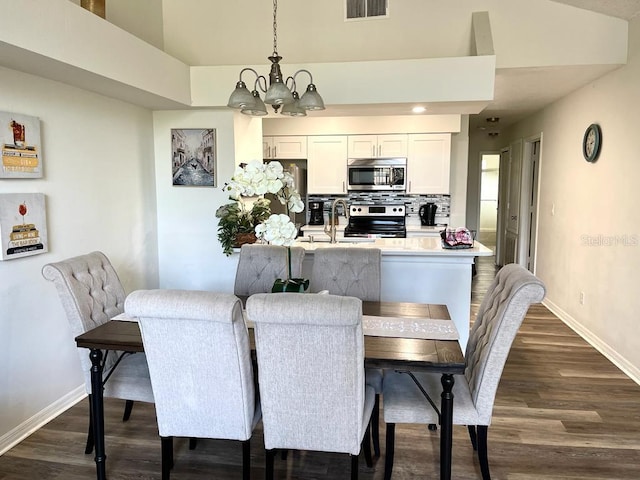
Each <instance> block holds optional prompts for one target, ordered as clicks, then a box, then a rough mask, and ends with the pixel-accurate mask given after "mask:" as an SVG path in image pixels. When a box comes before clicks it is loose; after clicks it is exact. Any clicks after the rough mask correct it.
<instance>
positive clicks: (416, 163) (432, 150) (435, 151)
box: [407, 133, 451, 194]
mask: <svg viewBox="0 0 640 480" xmlns="http://www.w3.org/2000/svg"><path fill="white" fill-rule="evenodd" d="M450 161H451V134H449V133H433V134H431V133H425V134H410V135H409V147H408V155H407V193H435V194H438V193H443V194H446V193H449V171H450Z"/></svg>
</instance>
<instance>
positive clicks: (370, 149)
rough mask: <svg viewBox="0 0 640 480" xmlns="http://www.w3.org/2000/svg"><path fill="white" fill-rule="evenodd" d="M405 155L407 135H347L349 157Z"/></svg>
mask: <svg viewBox="0 0 640 480" xmlns="http://www.w3.org/2000/svg"><path fill="white" fill-rule="evenodd" d="M406 156H407V135H405V134H389V135H349V158H386V157H406Z"/></svg>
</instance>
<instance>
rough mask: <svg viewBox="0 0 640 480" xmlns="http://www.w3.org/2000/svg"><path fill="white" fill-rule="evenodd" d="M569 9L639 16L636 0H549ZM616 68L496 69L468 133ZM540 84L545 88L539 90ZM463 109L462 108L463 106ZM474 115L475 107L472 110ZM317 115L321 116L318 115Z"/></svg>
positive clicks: (386, 110) (403, 107) (366, 111)
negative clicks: (489, 96)
mask: <svg viewBox="0 0 640 480" xmlns="http://www.w3.org/2000/svg"><path fill="white" fill-rule="evenodd" d="M552 1H555V2H557V3H563V4H565V5H570V6H573V7H578V8H582V9H585V10H591V11H593V12H597V13H601V14H605V15H609V16H612V17H617V18H622V19H625V20H630V19H632V18H634V17H635V16H637V15H638V14H640V0H552ZM619 67H620V66H619V65H573V66H560V67H534V68H510V69H497V70H496V77H495V89H494V99H493V101H492V102H490V103H489V105H488V106H487V107H486V108H485V109H484V110H482V112H481V113H479V114H472V115H470V117H469V126H470V129H471V130H474V129H480V130H483V131H486V132H487V133H489V132H497V133H499V132H500V129H501V128H504V127H506V126H509V125H511V124H513V123H515V122H517V121H519V120H522V119H523V118H526V117H527V116H529V115H531V114H533V113H535V112H536V111H538V110H540V109H542V108H544V107H545V106H547V105H549V104H551V103H553V102H554V101H556V100H558V99H560V98H562V97H564V96H565V95H568V94H569V93H571V92H572V91H574V90H577V89H578V88H580V87H582V86H584V85H587V84H588V83H590V82H592V81H594V80H596V79H597V78H599V77H601V76H603V75H605V74H606V73H608V72H610V71H612V70H615V69H616V68H619ZM540 85H544V86H545V88H540ZM410 107H411V106H410V105H407V104H393V105H367V106H363V105H359V106H349V105H343V106H329V107H328V108H327V110H325V111H324V112H322V113H321V112H314V113H313V115H314V116H349V115H407V114H409V113H410V112H409V109H410ZM427 107H428V112H427V113H431V114H436V113H466V112H464V111H463V112H461V111H460V108H461V105H460V104H459V103H458V104H456V105H446V104H434V105H431V106H427ZM463 110H464V106H463ZM470 110H472V111H474V112H477V111H478V110H477V107H476V109H475V110H473V106H472V105H471V106H470ZM320 113H321V115H319V114H320ZM487 118H499V121H498V122H493V123H490V122H487V121H486V119H487Z"/></svg>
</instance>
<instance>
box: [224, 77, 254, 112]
mask: <svg viewBox="0 0 640 480" xmlns="http://www.w3.org/2000/svg"><path fill="white" fill-rule="evenodd" d="M254 101H255V100H254V98H253V95H251V93H250V92H249V90H247V86H246V85H245V83H244V82H242V81H240V82H238V83H236V88H235V90H234V91H233V92H232V93H231V96H230V97H229V103H227V106H228V107H231V108H247V107H250V106H251V105H253V103H254Z"/></svg>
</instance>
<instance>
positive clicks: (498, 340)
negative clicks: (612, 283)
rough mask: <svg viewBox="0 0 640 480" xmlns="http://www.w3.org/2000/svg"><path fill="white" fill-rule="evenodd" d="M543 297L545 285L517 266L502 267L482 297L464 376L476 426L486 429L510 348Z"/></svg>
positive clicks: (467, 352) (470, 337)
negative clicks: (484, 426)
mask: <svg viewBox="0 0 640 480" xmlns="http://www.w3.org/2000/svg"><path fill="white" fill-rule="evenodd" d="M544 295H545V287H544V284H543V283H542V282H541V281H540V280H539V279H538V278H536V277H535V276H534V275H533V274H532V273H531V272H529V271H528V270H526V269H525V268H524V267H521V266H519V265H516V264H510V265H505V266H504V267H503V268H502V269H500V271H499V272H498V274H497V275H496V278H495V279H494V281H493V283H492V284H491V286H490V287H489V289H488V290H487V293H486V294H485V296H484V299H483V301H482V304H481V305H480V309H479V310H478V315H477V316H476V320H475V322H474V324H473V327H472V329H471V332H470V334H469V342H468V343H467V349H466V353H465V361H466V365H467V367H466V370H465V376H466V378H467V382H468V383H469V389H470V393H471V397H472V400H473V403H474V405H475V407H476V410H477V412H478V419H479V420H478V423H477V424H478V425H489V424H490V423H491V413H492V409H493V402H494V399H495V395H496V390H497V388H498V383H499V382H500V376H501V375H502V370H503V368H504V364H505V362H506V361H507V356H508V355H509V350H510V349H511V344H512V343H513V340H514V338H515V336H516V333H517V332H518V329H519V328H520V325H521V324H522V320H523V319H524V316H525V315H526V313H527V310H528V309H529V306H530V305H531V304H532V303H539V302H541V301H542V299H543V298H544Z"/></svg>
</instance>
